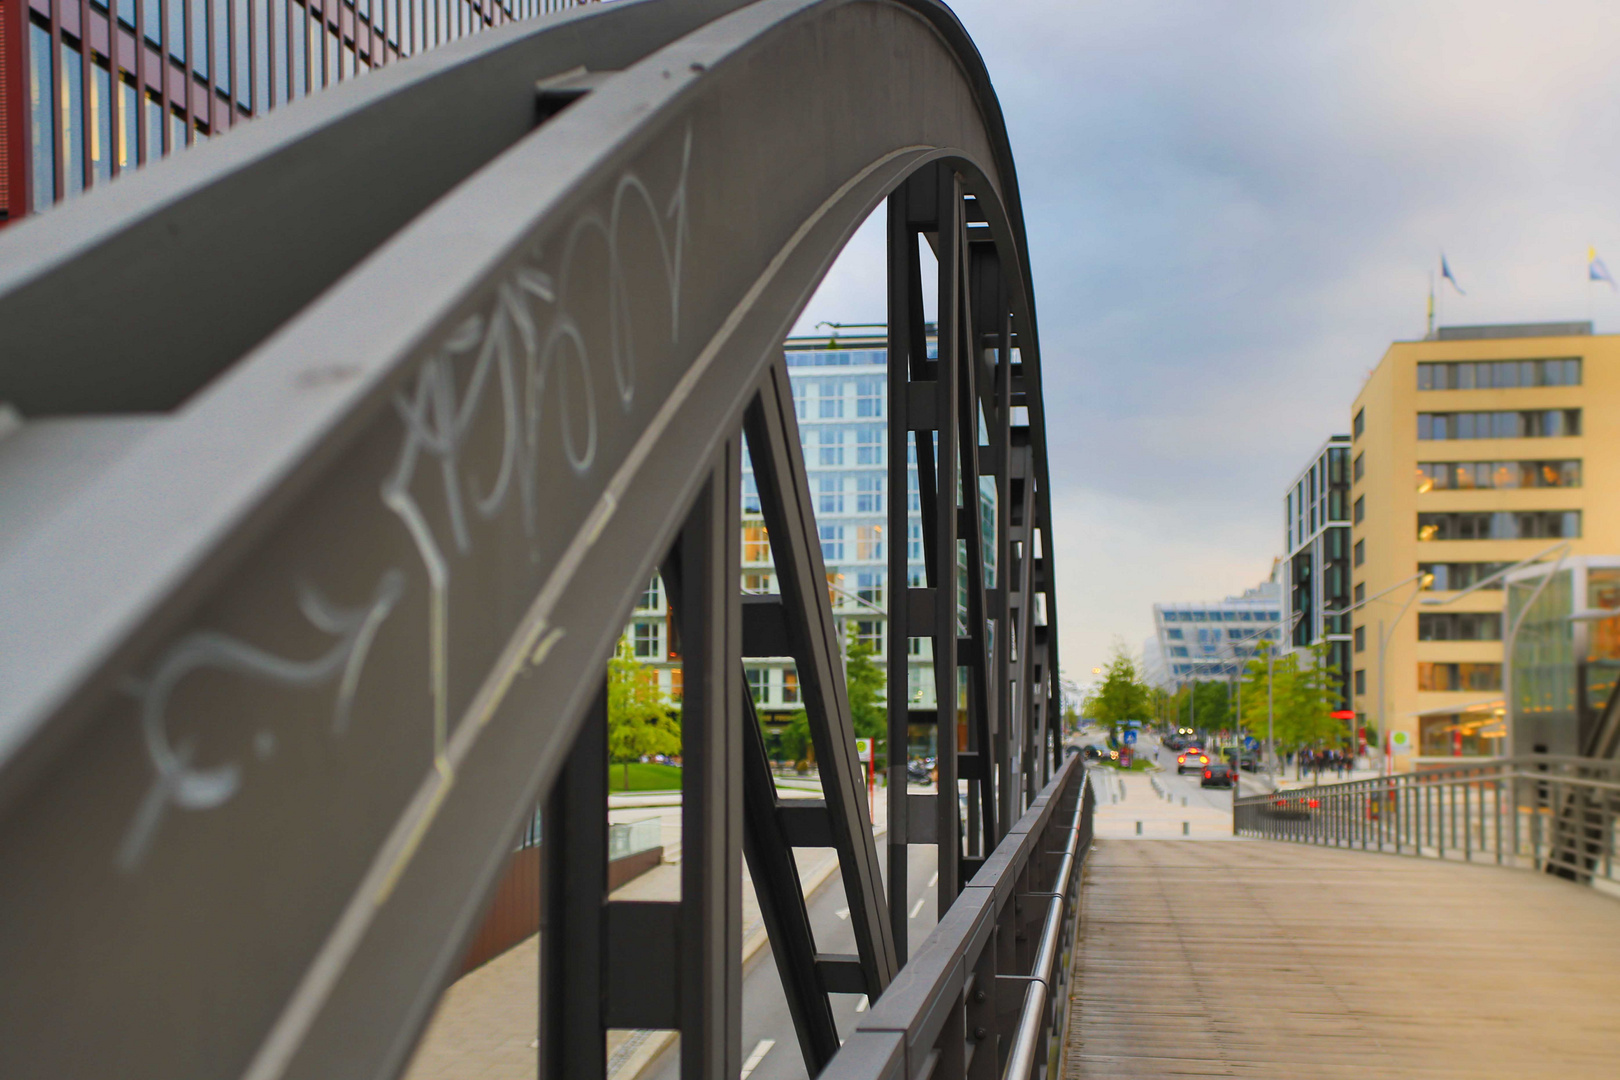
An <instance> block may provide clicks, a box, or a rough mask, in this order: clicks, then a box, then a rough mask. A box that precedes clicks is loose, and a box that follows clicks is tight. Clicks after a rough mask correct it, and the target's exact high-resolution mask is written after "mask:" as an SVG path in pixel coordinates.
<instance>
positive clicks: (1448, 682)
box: [1355, 661, 1502, 694]
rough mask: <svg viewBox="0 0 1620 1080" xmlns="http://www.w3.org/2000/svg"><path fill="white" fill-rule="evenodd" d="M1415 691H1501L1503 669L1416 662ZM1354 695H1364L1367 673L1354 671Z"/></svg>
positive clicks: (1493, 666)
mask: <svg viewBox="0 0 1620 1080" xmlns="http://www.w3.org/2000/svg"><path fill="white" fill-rule="evenodd" d="M1417 669H1418V670H1417V676H1418V689H1419V690H1427V691H1442V692H1444V691H1453V690H1500V689H1502V665H1501V664H1488V663H1457V664H1452V663H1443V664H1441V663H1430V662H1428V661H1419V662H1418V666H1417ZM1355 683H1356V693H1358V694H1365V693H1366V692H1367V669H1366V668H1357V669H1356V678H1355Z"/></svg>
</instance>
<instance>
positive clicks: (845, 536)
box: [819, 525, 922, 564]
mask: <svg viewBox="0 0 1620 1080" xmlns="http://www.w3.org/2000/svg"><path fill="white" fill-rule="evenodd" d="M819 529H820V534H821V558H822V561H823V562H826V563H829V564H830V563H840V562H845V561H848V558H852V559H853V560H854V561H856V562H867V561H873V560H881V559H883V558H885V555H884V553H883V526H882V525H854V526H846V525H822V526H820V527H819ZM921 531H922V530H921V526H919V527H918V533H919V535H918V539H917V547H918V552H917V554H918V555H919V556H920V555H921V554H922V551H921V548H922V537H921V535H920V534H921ZM846 551H847V552H848V553H849V555H848V558H846V554H845V553H846Z"/></svg>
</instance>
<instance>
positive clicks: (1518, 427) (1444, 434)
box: [1417, 409, 1581, 440]
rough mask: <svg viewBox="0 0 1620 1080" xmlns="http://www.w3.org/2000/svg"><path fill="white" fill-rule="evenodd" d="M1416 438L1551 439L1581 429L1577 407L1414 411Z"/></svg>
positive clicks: (1577, 431) (1576, 433) (1572, 433)
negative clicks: (1442, 411)
mask: <svg viewBox="0 0 1620 1080" xmlns="http://www.w3.org/2000/svg"><path fill="white" fill-rule="evenodd" d="M1417 420H1418V438H1419V439H1425V440H1428V439H1553V438H1559V437H1561V436H1566V435H1579V434H1580V433H1581V410H1579V409H1521V410H1515V411H1497V412H1459V413H1418V418H1417Z"/></svg>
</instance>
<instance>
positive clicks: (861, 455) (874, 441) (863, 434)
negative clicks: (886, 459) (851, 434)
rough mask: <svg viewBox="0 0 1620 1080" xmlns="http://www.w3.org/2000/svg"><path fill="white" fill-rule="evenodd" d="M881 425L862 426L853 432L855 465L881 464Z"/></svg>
mask: <svg viewBox="0 0 1620 1080" xmlns="http://www.w3.org/2000/svg"><path fill="white" fill-rule="evenodd" d="M883 436H884V431H883V425H882V424H862V425H861V426H860V427H859V428H858V429H857V430H856V432H855V440H856V442H855V464H857V465H882V464H883Z"/></svg>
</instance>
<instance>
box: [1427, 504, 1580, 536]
mask: <svg viewBox="0 0 1620 1080" xmlns="http://www.w3.org/2000/svg"><path fill="white" fill-rule="evenodd" d="M1580 535H1581V512H1580V511H1579V510H1529V511H1521V512H1512V511H1506V510H1499V511H1496V512H1495V513H1460V514H1419V515H1418V531H1417V538H1418V539H1419V540H1423V541H1427V540H1535V539H1542V538H1546V537H1562V538H1565V539H1569V538H1574V537H1578V536H1580Z"/></svg>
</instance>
